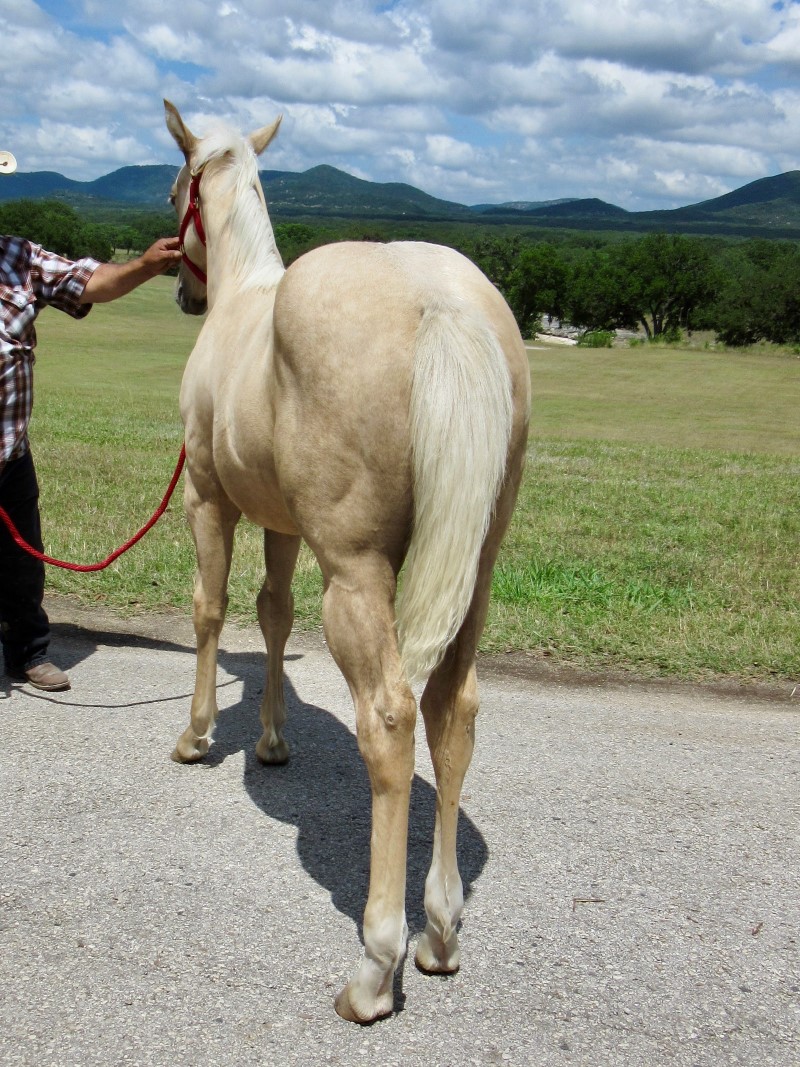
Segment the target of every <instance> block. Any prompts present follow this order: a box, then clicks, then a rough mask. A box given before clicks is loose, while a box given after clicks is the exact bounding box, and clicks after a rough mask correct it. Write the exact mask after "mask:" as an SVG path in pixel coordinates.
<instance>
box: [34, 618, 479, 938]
mask: <svg viewBox="0 0 800 1067" xmlns="http://www.w3.org/2000/svg"><path fill="white" fill-rule="evenodd" d="M53 630H54V634H57V637H58V644H59V652H61V650H62V649H63V650H64V653H65V655H64V656H62V663H63V665H64V667H65V668H66V669H69V668H70V667H72V666H74V665H75V664H76V663H78V662H80V661H81V660H83V659H86V658H87V657H88V656H90V655H94V654H96V655H102V649H98V647H97V646H98V645H107V646H117V647H119V646H131V645H133V646H136V647H140V648H146V649H153V650H156V651H157V650H166V651H173V652H174V651H179V652H185V653H186V654H187V655H190V656H192V658H194V649H193V648H190V647H187V646H186V645H183V644H176V643H172V642H167V641H160V640H153V639H152V638H146V637H140V636H136V635H130V634H120V633H105V632H100V631H97V632H92V631H89V630H86V629H83V628H82V627H78V626H74V625H72V624H60V625H59V624H56V625H54V627H53ZM286 659H287V661H292V660H298V659H302V654H298V653H293V652H292V651H291V641H290V643H289V654H288V655H287V657H286ZM218 662H219V666H220V667H221V668H222V669H223V670H224V671H225V672H226V673H227V674H228V675H229V676H231V678H233V679H238V680H240V681H241V682H242V695H241V698H240V700H239V701H238V702H237V703H236V704H234V705H233V706H230V707H224V699H223V692H224V688H226V687H227V686H229V685H230V684H231V682H230V680H228V681H222V682H221V684H220V686H219V688H220V694H219V700H220V703H221V704H223V710H222V711H221V712H220V716H219V718H218V720H217V725H216V729H215V731H214V736H213V742H212V745H211V749H210V751H209V753H208V755H207V756H206V757H205V759H204V760H203V763H202V766H204V767H205V768H206V772H207V773H213V768H214V767H217V766H219V765H220V764H221V763H222V761H223V760H225V759H227V758H228V757H229V756H231V755H234V754H235V753H237V752H240V751H242V752H244V757H245V766H244V786H245V789H246V790H247V793H248V795H249V796H250V798H251V800H252V801H253V803H254V804H255V805H256V806H257V807H258V808H259V809H260V810H261V811H262V812H263V813H264V814H265V815H266V816H268V817H269V818H271V819H279V820H280V821H281V822H285V823H290V824H292V825H294V826H296V827H297V831H298V832H297V852H298V855H299V857H300V861H301V863H302V864H303V868H304V870H305V871H306V872H307V873H308V874H309V875H310V876H311V877H312V878H313V879H314V880H315V881H316V882H317V883H318V884H319V885H320V886H322V887H323V888H325V889H326V890H327V891H328V892H329V893H330V895H331V899H332V901H333V904H334V906H335V907H336V908H337V910H338V911H340V912H341V913H342V914H343V915H347V916H349V917H350V918H351V919H353V921H354V922H355V923H356V925H357V927H358V929H359V934H360V933H361V922H362V917H363V911H364V907H365V904H366V899H367V889H368V883H369V846H370V821H371V796H370V788H369V778H368V775H367V771H366V767H365V766H364V762H363V760H362V758H361V754H360V753H359V751H358V745H357V742H356V739H355V737H354V736H353V734H352V733H351V732H350V730H349V729H348V728H347V727H346V726H345V725H344V724H343V723H341V722H340V721H339V720H338V719H337V718H336V717H335V716H334V715H332V714H331V713H330V712H329V711H326V710H325V709H324V708H320V707H317V706H316V705H314V704H308V703H306V702H305V701H304V700H303V699H301V697H300V696H299V695H298V694H297V692H296V690H295V689H294V687H293V685H292V683H291V682H290V680H289V679H288V677H286V675H284V692H285V695H286V704H287V713H288V717H287V724H286V730H285V735H286V740H287V741H288V742H289V745H290V747H291V750H292V754H291V757H290V760H289V763H288V764H286V765H285V766H272V767H265V766H263V765H262V764H261V763H260V762H259V761H258V759H257V758H256V755H255V744H256V741H257V740H258V738H259V737H260V735H261V723H260V720H259V713H258V711H259V705H260V703H261V696H262V693H263V684H264V665H265V654H264V653H259V652H230V651H227V650H225V649H224V648H222V649H220V653H219V660H218ZM218 680H219V679H218ZM42 696H44V694H42ZM70 697H71V694H63V697H62V696H61V695H59V699H58V703H69V702H76V703H77V701H74V695H72V699H71V700H70ZM156 699H158V698H156ZM163 699H164V700H175V699H182V700H184V701H185V705H186V716H187V723H188V713H189V704H190V702H191V693H182V694H178V695H177V696H173V695H172V694H165V695H164V697H163ZM87 703H94V701H92V700H88V701H87ZM146 703H153V700H152V699H151V700H149V701H146ZM126 706H127V707H130V706H132V705H126ZM134 706H135V705H134ZM100 707H102V705H100ZM176 739H177V738H176ZM168 755H169V754H168V753H166V752H165V759H167V758H168ZM192 770H193V768H191V767H188V768H187V773H192ZM201 773H202V772H201ZM435 810H436V791H435V789H434V787H433V786H431V785H430V784H429V783H428V782H427V781H425V780H424V779H423V778H421V777H420V776H419V775H417V774H415V775H414V778H413V781H412V787H411V810H410V816H409V834H408V883H407V884H408V888H407V901H406V911H407V921H408V926H409V933H410V934H411V935H414V934H417V933H419V932H421V930H422V929H423V928H424V926H425V922H426V919H425V910H424V903H423V901H424V885H425V877H426V874H427V871H428V867H429V866H430V861H431V842H432V839H433V824H434V815H435ZM487 858H488V849H487V847H486V842H485V841H484V839H483V837H482V835H481V833H480V831H479V830H478V828H477V827H476V826H475V824H474V823H473V822H472V821H471V820H470V819H469V818H468V817H467V816H466V815H465V814H464V813H463V811H460V812H459V825H458V864H459V870H460V872H461V878H462V881H463V883H464V897H465V899H466V898H467V897H468V896H469V893H470V891H471V888H472V885H473V883H474V882H475V880H476V879H477V878H478V876H479V875H480V873H481V871H482V870H483V868H484V866H485V864H486V861H487Z"/></svg>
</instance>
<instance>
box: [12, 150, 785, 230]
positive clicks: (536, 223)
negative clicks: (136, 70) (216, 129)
mask: <svg viewBox="0 0 800 1067" xmlns="http://www.w3.org/2000/svg"><path fill="white" fill-rule="evenodd" d="M177 173H178V168H177V167H174V166H167V165H157V166H142V167H122V168H121V169H120V170H116V171H114V172H113V173H111V174H107V175H105V176H104V177H102V178H97V179H95V180H94V181H91V182H79V181H73V180H72V179H70V178H65V177H64V176H63V175H61V174H57V173H55V172H53V171H36V172H32V173H20V172H19V171H18V172H17V173H16V174H12V175H8V176H7V177H4V178H3V179H2V180H0V201H7V200H21V199H33V200H42V199H51V198H57V199H62V200H64V201H66V202H67V203H70V204H72V205H73V206H75V207H76V208H77V209H78V210H81V211H84V212H87V213H90V212H92V211H97V210H101V209H103V210H106V211H108V210H109V209H112V208H113V207H114V206H115V205H118V206H119V207H120V208H122V207H123V206H124V207H125V208H126V209H127V210H132V209H134V208H139V209H141V210H147V211H156V210H159V211H160V210H166V200H167V197H168V195H169V190H170V187H171V186H172V183H173V181H174V179H175V176H176V175H177ZM260 177H261V182H262V185H263V187H264V192H265V195H266V197H267V203H268V204H269V207H270V211H271V213H272V215H273V218H275V219H277V220H278V221H280V219H281V218H293V217H294V218H297V217H303V216H305V217H314V216H317V217H344V218H361V219H376V220H378V219H393V220H408V221H411V220H419V221H450V222H465V223H469V222H480V223H483V224H514V225H518V226H519V225H524V226H531V227H536V228H547V229H554V228H561V229H576V230H622V231H630V232H642V231H652V230H666V231H673V232H675V231H681V232H696V233H719V234H731V235H744V236H751V235H761V236H767V237H778V236H780V237H790V238H794V239H800V171H788V172H787V173H785V174H778V175H776V176H774V177H770V178H760V179H758V180H757V181H754V182H750V183H749V184H748V185H745V186H742V188H740V189H736V190H734V191H733V192H730V193H726V194H724V195H723V196H718V197H715V198H714V199H712V200H705V201H702V202H701V203H698V204H691V205H688V206H686V207H681V208H676V209H673V210H668V211H626V210H624V208H621V207H616V206H615V205H614V204H608V203H606V202H605V201H603V200H599V199H597V198H596V197H590V198H586V199H575V198H563V199H560V200H547V201H512V202H509V203H505V204H476V205H474V206H473V207H467V206H465V205H464V204H457V203H454V202H452V201H449V200H440V199H437V198H436V197H434V196H430V195H428V194H427V193H423V192H422V191H421V190H420V189H416V188H414V186H412V185H406V184H403V183H401V182H386V183H380V182H370V181H365V180H364V179H362V178H355V177H353V175H351V174H347V173H345V172H344V171H341V170H338V169H337V168H336V167H331V166H327V165H325V164H323V165H320V166H318V167H312V168H311V170H307V171H304V172H302V173H298V172H295V171H279V170H265V171H261V174H260Z"/></svg>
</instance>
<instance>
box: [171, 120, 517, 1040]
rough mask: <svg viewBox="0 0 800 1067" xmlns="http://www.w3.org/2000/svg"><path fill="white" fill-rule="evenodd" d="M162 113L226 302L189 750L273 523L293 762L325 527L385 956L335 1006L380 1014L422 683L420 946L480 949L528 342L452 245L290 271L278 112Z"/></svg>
mask: <svg viewBox="0 0 800 1067" xmlns="http://www.w3.org/2000/svg"><path fill="white" fill-rule="evenodd" d="M165 107H166V119H167V126H168V128H169V130H170V132H171V134H172V136H173V137H174V139H175V141H176V143H177V145H178V147H179V148H180V150H181V151H182V153H183V155H184V159H185V166H184V167H183V168H182V170H181V172H180V174H179V176H178V179H177V181H176V183H175V186H174V188H173V192H172V200H173V203H174V204H175V208H176V211H177V213H178V218H179V220H181V239H182V245H183V252H184V262H183V265H182V267H181V271H180V275H179V278H178V284H177V299H178V302H179V304H180V306H181V308H182V309H183V310H184V311H185V312H187V313H192V314H197V313H202V312H203V311H205V310H206V308H208V309H209V310H213V314H210V315H209V317H208V318H207V320H206V322H205V324H204V326H203V329H202V330H201V332H200V335H199V337H198V340H197V344H196V346H195V348H194V350H193V352H192V353H191V355H190V357H189V360H188V363H187V366H186V371H185V374H184V379H183V383H182V386H181V413H182V416H183V419H184V423H185V429H186V454H187V464H186V493H185V500H186V510H187V515H188V519H189V522H190V524H191V527H192V532H193V535H194V538H195V543H196V547H197V566H198V577H197V582H196V587H195V594H194V607H193V617H194V626H195V633H196V636H197V666H196V681H195V690H194V695H193V699H192V708H191V716H190V722H189V725H188V726H187V728H186V730H185V731H184V733H183V734H182V736H181V738H180V739H179V741H178V744H177V747H176V749H175V752H174V754H173V755H174V758H175V759H177V760H178V761H180V762H187V763H188V762H194V761H196V760H198V759H202V757H203V756H204V755H205V753H206V752H207V751H208V747H209V744H210V742H211V737H212V731H213V728H214V721H215V718H216V716H217V704H216V689H215V681H216V660H217V653H218V641H219V635H220V631H221V629H222V624H223V620H224V616H225V606H226V603H227V595H226V588H227V581H228V574H229V570H230V564H231V552H232V545H233V535H234V530H235V527H236V524H237V522H238V521H239V518H240V517H241V516H242V515H245V516H247V518H249V519H250V520H251V521H252V522H254V523H256V524H258V525H259V526H261V527H262V528H263V529H264V553H265V565H266V576H265V580H264V584H263V587H262V589H261V591H260V592H259V594H258V598H257V610H258V618H259V624H260V626H261V630H262V633H263V635H264V641H265V645H266V650H267V668H266V680H265V686H264V697H263V700H262V703H261V712H260V714H261V723H262V726H263V733H262V736H261V738H260V740H259V742H258V744H257V746H256V751H257V754H258V757H259V759H260V760H261V762H262V763H263V764H265V765H269V764H271V763H281V762H285V760H286V759H287V758H288V755H289V753H288V748H287V746H286V742H285V739H284V737H283V729H284V724H285V722H286V706H285V701H284V695H283V656H284V649H285V646H286V641H287V639H288V637H289V634H290V632H291V628H292V611H293V608H292V596H291V581H292V574H293V571H294V567H295V563H296V560H297V553H298V549H299V546H300V541H301V539H304V540H305V541H306V542H307V543H308V544H309V545H310V547H311V548H312V550H313V551H314V553H315V555H316V557H317V559H318V560H319V564H320V568H321V570H322V574H323V579H324V590H325V591H324V598H323V622H324V627H325V636H326V639H327V642H328V646H329V648H330V650H331V652H332V653H333V655H334V657H335V659H336V662H337V664H338V665H339V667H340V669H341V671H342V673H343V674H344V676H345V678H346V680H347V683H348V686H349V688H350V692H351V694H352V697H353V703H354V707H355V714H356V723H357V736H358V745H359V750H360V752H361V755H362V757H363V759H364V761H365V763H366V765H367V769H368V772H369V778H370V783H371V789H372V838H371V841H372V844H371V856H370V881H369V890H368V894H367V902H366V908H365V911H364V954H363V956H362V958H361V960H360V961H359V963H358V965H357V967H356V970H355V972H354V974H353V977H352V978H351V979H350V981H349V982H348V983H347V985H346V986H345V987H344V989H343V990H342V992H341V993H340V994H339V997H338V998H337V1001H336V1008H337V1011H338V1012H339V1014H340V1015H342V1016H343V1017H345V1018H347V1019H352V1020H353V1021H356V1022H362V1023H365V1022H370V1021H371V1020H373V1019H375V1018H378V1017H379V1016H382V1015H387V1014H389V1013H390V1012H391V1011H392V1009H393V993H392V989H393V978H394V973H395V970H396V968H397V966H398V964H399V962H400V960H401V959H402V957H403V955H404V954H405V950H406V941H407V937H408V931H407V926H406V919H405V876H406V875H405V872H406V852H407V835H408V811H409V792H410V783H411V779H412V777H413V764H414V743H413V732H414V722H415V719H416V702H415V698H414V695H413V692H412V690H411V682H412V681H414V680H416V679H419V680H423V681H424V682H425V686H424V692H423V696H422V699H421V702H420V708H421V711H422V715H423V718H424V722H425V732H426V737H427V741H428V745H429V747H430V751H431V757H432V761H433V767H434V773H435V777H436V814H435V826H434V836H433V857H432V862H431V867H430V871H429V873H428V877H427V880H426V884H425V911H426V914H427V925H426V927H425V930H424V932H423V933H422V935H421V937H420V939H419V943H418V946H417V955H416V959H417V963H418V965H419V967H420V968H421V969H422V970H424V971H429V972H434V973H449V972H452V971H455V970H456V969H457V968H458V966H459V962H460V949H459V944H458V936H457V933H456V930H457V927H458V922H459V918H460V915H461V911H462V908H463V891H462V883H461V878H460V875H459V871H458V865H457V860H456V827H457V820H458V811H459V801H460V796H461V788H462V784H463V781H464V776H465V774H466V772H467V768H468V766H469V763H470V759H471V757H472V749H473V743H474V729H473V724H474V719H475V715H476V714H477V710H478V690H477V681H476V677H475V650H476V647H477V643H478V640H479V637H480V634H481V631H482V629H483V625H484V621H485V617H486V610H487V605H488V598H489V588H490V582H491V571H492V567H493V565H494V561H495V558H496V556H497V551H498V549H499V546H500V542H501V540H502V537H503V534H504V532H505V530H506V527H507V525H508V522H509V519H510V516H511V512H512V509H513V507H514V502H515V500H516V495H517V490H518V487H519V482H520V478H521V475H522V467H523V462H524V456H525V445H526V440H527V431H528V412H529V407H530V382H529V371H528V361H527V356H526V353H525V347H524V344H523V342H522V338H521V337H520V334H519V331H518V329H517V326H516V323H515V321H514V318H513V315H512V314H511V312H510V310H509V309H508V307H507V305H506V304H505V302H504V301H503V299H502V297H501V296H500V295H499V293H498V292H497V290H496V289H495V287H494V286H493V285H491V284H490V282H489V281H488V280H487V279H486V278H485V277H484V275H482V274H481V272H480V271H479V270H478V269H477V268H476V267H475V266H474V265H473V264H472V263H470V262H469V261H468V260H467V259H465V258H464V257H462V256H461V255H459V254H458V253H456V252H454V251H452V250H451V249H448V248H443V247H439V246H435V245H429V244H423V243H414V242H401V243H396V244H390V245H375V244H366V243H361V242H358V243H356V242H353V243H350V242H343V243H340V244H336V245H329V246H326V247H324V248H319V249H316V250H315V251H313V252H310V253H308V254H307V255H305V256H303V257H301V258H300V259H299V260H297V262H296V263H294V264H293V265H292V267H291V268H290V269H289V270H288V271H287V270H285V269H284V267H283V263H282V261H281V258H280V255H279V252H278V249H277V246H276V244H275V239H274V235H273V231H272V226H271V223H270V220H269V215H268V212H267V208H266V204H265V201H264V195H263V191H262V188H261V184H260V182H259V178H258V167H257V162H256V156H257V155H258V154H259V153H261V152H262V151H264V149H265V148H266V147H267V145H268V144H269V142H270V141H271V140H272V138H273V137H274V136H275V134H276V133H277V129H278V124H279V123H278V122H275V123H273V124H272V125H270V126H265V127H264V128H263V129H260V130H257V131H255V132H254V133H252V134H251V135H250V136H249V137H248V138H241V137H239V136H238V135H236V134H234V133H232V132H226V131H216V132H215V133H213V134H212V135H210V136H209V137H207V138H199V137H196V136H195V135H194V134H193V133H192V132H191V131H190V130H189V129H188V128H187V127H186V125H185V123H184V122H183V120H182V118H181V116H180V114H179V113H178V111H177V110H176V109H175V108H174V107H173V106H172V105H171V104H170V103H168V102H166V101H165ZM420 311H422V314H420ZM403 563H405V567H406V569H405V579H404V586H403V592H402V595H401V597H400V599H399V601H398V602H397V603H396V593H397V576H398V573H399V571H400V568H401V566H402V565H403ZM264 773H269V771H268V769H265V772H264Z"/></svg>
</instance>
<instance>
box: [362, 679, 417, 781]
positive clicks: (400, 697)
mask: <svg viewBox="0 0 800 1067" xmlns="http://www.w3.org/2000/svg"><path fill="white" fill-rule="evenodd" d="M370 704H371V706H369V707H362V708H359V709H358V748H359V751H360V752H361V755H362V757H363V759H364V762H365V763H366V764H367V766H368V767H369V769H370V776H371V778H372V780H373V783H374V785H375V786H376V787H384V788H385V787H391V786H394V785H396V784H397V779H398V776H400V778H401V779H402V781H403V782H405V783H406V785H407V773H406V772H407V767H406V766H405V765H404V762H403V761H404V757H405V758H406V759H407V758H408V757H410V759H411V761H412V763H413V752H414V727H415V725H416V721H417V703H416V700H415V699H414V694H413V693H412V692H411V690H410V689H406V690H405V691H403V690H402V689H398V691H396V692H393V693H391V694H390V693H388V692H386V691H385V690H384V691H382V692H379V693H378V694H377V696H376V697H375V698H374V700H373V701H371V702H370Z"/></svg>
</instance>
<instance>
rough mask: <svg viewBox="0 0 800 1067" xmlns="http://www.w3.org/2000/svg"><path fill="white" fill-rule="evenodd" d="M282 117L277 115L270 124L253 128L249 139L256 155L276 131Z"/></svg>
mask: <svg viewBox="0 0 800 1067" xmlns="http://www.w3.org/2000/svg"><path fill="white" fill-rule="evenodd" d="M282 118H283V115H278V117H277V118H276V119H275V121H274V122H273V123H272V125H271V126H264V127H263V128H262V129H260V130H254V131H253V133H251V134H250V137H249V141H250V144H251V145H252V148H253V151H254V152H255V154H256V155H257V156H260V155H261V153H262V152H263V151H264V149H265V148H266V147H267V145H268V144H269V143H270V141H271V140H272V138H273V137H274V136H275V134H276V133H277V132H278V127H279V126H280V124H281V119H282Z"/></svg>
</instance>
